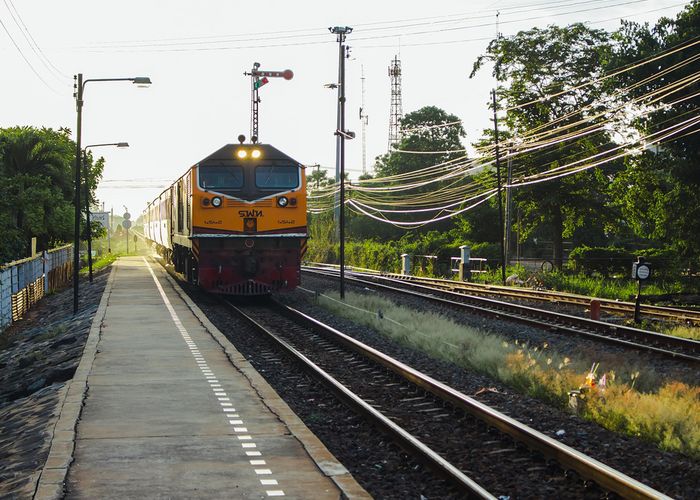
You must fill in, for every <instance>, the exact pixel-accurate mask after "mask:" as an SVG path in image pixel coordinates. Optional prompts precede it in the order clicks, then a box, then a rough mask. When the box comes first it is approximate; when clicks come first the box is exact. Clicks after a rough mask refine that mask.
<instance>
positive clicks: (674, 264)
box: [636, 248, 682, 280]
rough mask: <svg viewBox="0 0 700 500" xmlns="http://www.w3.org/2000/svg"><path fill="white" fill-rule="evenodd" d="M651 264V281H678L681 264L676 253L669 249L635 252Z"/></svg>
mask: <svg viewBox="0 0 700 500" xmlns="http://www.w3.org/2000/svg"><path fill="white" fill-rule="evenodd" d="M636 255H637V256H640V257H644V259H645V260H646V261H647V262H649V263H650V264H651V279H652V280H656V279H661V280H670V279H678V277H679V276H680V274H681V270H682V264H681V259H680V256H679V254H678V251H676V250H673V249H670V248H647V249H645V250H640V251H638V252H636Z"/></svg>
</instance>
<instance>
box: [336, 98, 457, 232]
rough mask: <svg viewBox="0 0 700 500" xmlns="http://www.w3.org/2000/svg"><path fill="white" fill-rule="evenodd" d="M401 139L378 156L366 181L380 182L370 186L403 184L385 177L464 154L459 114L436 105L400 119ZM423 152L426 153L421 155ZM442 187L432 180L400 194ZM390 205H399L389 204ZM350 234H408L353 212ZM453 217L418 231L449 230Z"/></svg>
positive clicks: (413, 217)
mask: <svg viewBox="0 0 700 500" xmlns="http://www.w3.org/2000/svg"><path fill="white" fill-rule="evenodd" d="M401 130H402V139H401V141H400V142H399V143H398V144H397V145H396V148H395V150H393V151H390V152H389V153H387V154H385V155H382V156H379V157H377V158H376V161H375V166H374V172H375V175H374V177H372V176H368V178H367V180H368V181H372V180H373V179H374V180H376V182H377V184H373V183H372V182H370V183H369V184H368V185H370V186H371V185H382V186H386V185H392V184H395V185H400V184H402V183H405V181H402V180H400V179H399V180H396V181H393V182H392V181H385V180H384V178H386V177H391V176H395V175H400V174H406V173H410V172H415V171H418V170H422V169H425V168H428V167H431V166H433V165H437V164H440V163H444V162H446V161H451V160H456V159H458V158H462V157H465V156H466V154H465V153H464V146H463V145H462V143H461V140H460V138H461V137H464V135H465V134H464V128H463V127H462V125H461V121H460V120H459V118H457V116H455V115H453V114H450V113H447V112H446V111H444V110H442V109H440V108H438V107H435V106H426V107H423V108H421V109H419V110H417V111H413V112H411V113H408V114H407V115H406V116H405V117H404V118H403V119H402V120H401ZM421 152H424V153H426V154H420V153H421ZM439 188H440V184H439V183H435V182H431V183H426V184H425V185H423V186H419V187H416V188H413V189H411V190H410V191H402V192H401V195H400V196H401V197H402V198H406V197H410V196H411V195H419V194H421V193H427V192H432V191H435V190H437V189H439ZM388 206H389V207H390V208H392V209H395V208H396V207H393V206H391V205H390V204H389V205H388ZM399 217H400V218H401V220H404V221H411V220H421V219H424V218H426V217H427V215H426V213H421V214H416V215H412V214H401V215H400V216H399ZM349 224H350V228H351V231H352V232H351V234H352V235H353V237H358V238H374V239H379V240H394V239H398V238H400V237H401V236H402V235H403V234H405V233H406V231H407V230H406V229H403V228H400V227H395V226H392V225H390V224H388V223H384V222H379V221H375V220H369V219H367V218H366V217H365V216H363V215H352V216H351V217H350V220H349ZM451 225H452V222H451V221H450V220H447V221H443V222H440V223H435V224H429V225H427V226H425V227H423V228H420V229H417V230H416V232H418V233H424V232H426V231H430V230H441V231H444V230H447V229H448V228H449V227H451Z"/></svg>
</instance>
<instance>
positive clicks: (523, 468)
mask: <svg viewBox="0 0 700 500" xmlns="http://www.w3.org/2000/svg"><path fill="white" fill-rule="evenodd" d="M228 307H231V308H233V309H235V311H236V313H237V314H239V315H240V316H241V317H242V318H244V319H245V320H246V321H247V322H248V323H250V324H251V325H252V326H253V327H254V328H256V329H257V330H258V331H259V332H260V333H262V334H264V335H265V336H267V337H268V338H269V339H270V340H271V341H272V342H273V343H274V344H275V345H276V346H277V347H278V348H279V349H281V350H283V351H284V352H285V353H286V355H288V356H291V357H292V358H294V359H295V360H296V361H297V362H299V363H301V364H303V365H304V367H305V368H306V370H308V371H309V372H311V373H312V374H313V375H314V376H315V377H318V378H320V379H321V380H322V381H323V382H324V383H325V384H326V385H327V386H328V387H330V388H331V389H332V390H333V391H334V392H335V393H336V395H337V396H338V397H340V398H341V399H342V400H344V401H345V402H346V403H347V404H348V405H350V406H351V407H352V408H353V409H354V410H355V411H356V412H358V413H360V414H362V415H363V416H365V418H367V419H368V420H370V421H371V422H372V424H373V425H374V426H376V427H379V428H381V429H382V430H383V431H384V432H386V433H388V434H390V435H391V436H392V438H393V439H394V440H396V441H397V442H398V443H399V444H400V445H401V447H402V448H404V449H405V450H407V451H409V452H410V453H411V454H412V455H413V456H417V457H419V458H420V460H421V461H423V462H426V463H428V464H429V465H430V466H431V467H432V468H433V469H434V470H436V471H438V472H439V474H441V475H442V476H444V477H446V478H448V480H449V481H450V482H451V483H452V484H453V485H454V488H455V489H456V490H457V494H458V495H459V496H469V497H471V498H495V497H496V496H498V495H506V496H507V495H514V496H539V497H542V496H545V497H566V498H572V497H577V498H583V497H585V498H598V497H603V496H606V495H608V493H610V492H611V493H614V494H616V495H620V496H622V497H625V498H667V497H665V496H664V495H662V494H661V493H659V492H658V491H655V490H653V489H652V488H650V487H648V486H646V485H644V484H642V483H640V482H638V481H636V480H634V479H632V478H630V477H628V476H626V475H624V474H622V473H620V472H619V471H616V470H614V469H612V468H610V467H608V466H606V465H604V464H602V463H600V462H598V461H596V460H594V459H592V458H590V457H588V456H586V455H584V454H582V453H580V452H578V451H576V450H574V449H572V448H570V447H568V446H566V445H563V444H562V443H559V442H558V441H556V440H554V439H552V438H549V437H548V436H545V435H544V434H541V433H539V432H538V431H535V430H534V429H531V428H529V427H527V426H525V425H523V424H521V423H519V422H517V421H515V420H514V419H512V418H510V417H508V416H506V415H504V414H503V413H500V412H498V411H496V410H494V409H492V408H490V407H488V406H486V405H484V404H482V403H480V402H478V401H476V400H474V399H472V398H470V397H468V396H466V395H464V394H462V393H460V392H458V391H456V390H454V389H452V388H450V387H448V386H446V385H445V384H442V383H440V382H438V381H436V380H434V379H432V378H430V377H429V376H427V375H424V374H422V373H420V372H418V371H417V370H414V369H412V368H411V367H409V366H407V365H405V364H403V363H401V362H399V361H397V360H394V359H392V358H390V357H389V356H386V355H384V354H383V353H381V352H379V351H377V350H375V349H373V348H371V347H369V346H366V345H365V344H362V343H360V342H358V341H357V340H355V339H353V338H351V337H349V336H347V335H345V334H343V333H341V332H339V331H337V330H335V329H333V328H331V327H329V326H327V325H324V324H323V323H321V322H319V321H317V320H315V319H314V318H311V317H309V316H307V315H305V314H303V313H301V312H299V311H297V310H295V309H293V308H290V307H287V306H283V305H281V304H277V303H275V302H271V303H270V304H267V305H254V306H251V305H246V306H240V305H233V304H230V303H228ZM455 436H459V439H455ZM567 471H573V472H574V473H573V474H572V473H569V472H567ZM592 484H594V485H595V486H592Z"/></svg>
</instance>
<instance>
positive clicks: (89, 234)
mask: <svg viewBox="0 0 700 500" xmlns="http://www.w3.org/2000/svg"><path fill="white" fill-rule="evenodd" d="M102 146H116V147H118V148H128V147H129V143H128V142H105V143H101V144H88V145H87V146H85V147H84V148H83V155H82V156H83V170H84V176H85V221H86V226H87V254H88V275H89V276H90V283H92V227H90V186H89V185H88V163H87V150H88V148H99V147H102Z"/></svg>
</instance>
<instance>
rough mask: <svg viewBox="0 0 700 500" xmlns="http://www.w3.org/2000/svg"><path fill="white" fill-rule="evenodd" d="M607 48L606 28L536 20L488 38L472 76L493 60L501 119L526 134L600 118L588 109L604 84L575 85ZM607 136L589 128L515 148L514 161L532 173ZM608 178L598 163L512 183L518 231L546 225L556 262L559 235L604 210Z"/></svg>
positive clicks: (585, 152)
mask: <svg viewBox="0 0 700 500" xmlns="http://www.w3.org/2000/svg"><path fill="white" fill-rule="evenodd" d="M610 50H611V49H610V43H609V35H608V34H607V33H605V32H604V31H602V30H594V29H591V28H588V27H586V26H585V25H583V24H573V25H571V26H567V27H563V28H562V27H559V26H549V27H547V28H546V29H538V28H534V29H532V30H529V31H521V32H519V33H517V34H516V35H514V36H511V37H507V38H501V37H499V38H497V39H495V40H493V41H492V42H491V43H490V44H489V46H488V48H487V52H486V54H485V55H483V56H480V57H479V58H478V59H477V61H476V62H475V64H474V69H473V71H472V76H473V75H474V74H475V73H476V72H477V71H478V70H479V69H480V68H481V67H482V66H483V64H484V62H485V61H491V62H493V63H494V76H495V77H496V79H497V80H498V81H499V82H502V83H501V86H500V87H499V89H498V98H499V101H505V105H506V106H507V107H508V108H509V109H508V111H507V113H506V119H505V125H506V126H507V128H508V133H509V134H511V135H513V136H516V137H517V136H519V135H524V134H526V133H527V132H528V131H530V130H531V129H532V128H535V127H539V126H542V125H544V124H546V123H548V122H550V121H552V120H559V122H558V125H559V126H565V125H567V124H569V123H571V122H573V121H575V120H579V119H580V118H581V117H582V116H583V117H587V118H590V119H591V120H592V121H599V122H601V121H603V117H597V118H593V117H594V116H596V114H598V113H600V112H601V111H602V110H603V109H604V107H605V105H604V102H603V99H602V98H603V92H602V89H601V88H600V87H599V86H593V87H591V86H586V87H583V88H576V87H577V86H578V84H579V83H581V82H583V81H586V80H588V79H590V78H591V77H593V78H595V77H596V76H598V75H600V74H601V73H602V69H603V64H605V62H606V61H607V60H608V59H609V54H610ZM560 92H561V93H562V95H559V96H558V97H557V98H556V99H546V100H541V99H542V98H544V97H546V96H550V95H552V94H558V93H560ZM540 100H541V102H536V103H534V104H531V105H527V106H524V104H526V103H531V102H533V101H540ZM583 107H587V111H586V112H584V113H582V114H574V115H570V113H572V112H573V111H575V110H578V109H581V108H583ZM609 142H610V139H609V138H608V136H607V134H605V133H602V134H596V135H588V136H584V137H581V138H580V139H578V140H576V141H570V142H567V143H561V144H558V145H554V146H552V147H550V148H548V149H546V150H542V151H537V152H534V153H529V154H528V153H526V154H520V155H518V157H517V158H516V160H515V162H516V164H517V167H518V170H519V171H521V172H523V174H521V175H522V176H523V177H524V176H526V175H534V174H537V173H539V172H541V171H543V170H549V169H554V168H558V167H561V166H563V165H566V164H568V163H572V162H575V161H577V160H582V159H584V158H587V157H589V156H591V155H592V154H595V153H597V152H598V148H599V147H600V146H602V145H606V144H608V143H609ZM606 184H607V180H606V178H605V176H604V175H602V173H601V172H600V171H599V170H598V169H591V170H588V171H584V172H581V173H578V174H573V175H569V176H565V177H561V178H559V179H556V180H550V181H548V182H544V183H540V184H533V185H529V186H525V187H522V188H519V189H517V190H515V192H514V202H515V204H516V206H517V207H518V208H519V209H520V212H521V214H522V218H521V221H520V227H519V228H518V233H519V234H520V237H521V239H523V238H527V237H529V236H531V235H532V234H533V233H534V232H535V231H537V230H538V229H539V228H541V227H543V226H544V227H547V229H548V233H549V234H548V239H551V240H552V241H553V244H554V261H555V265H556V266H557V267H561V266H562V263H563V239H564V237H571V236H572V235H573V234H574V232H575V230H576V229H577V228H579V227H581V226H583V225H584V223H585V222H586V221H587V220H590V219H591V218H592V217H596V218H597V219H598V220H600V221H601V223H602V222H603V220H604V219H605V217H606V216H607V212H606V211H604V210H602V207H603V206H604V203H605V196H604V192H605V186H606Z"/></svg>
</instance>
